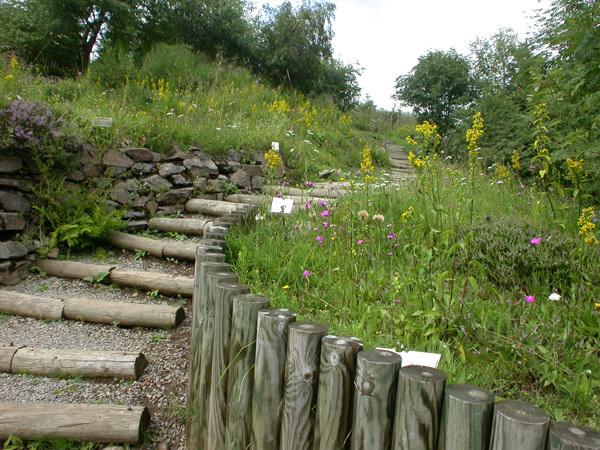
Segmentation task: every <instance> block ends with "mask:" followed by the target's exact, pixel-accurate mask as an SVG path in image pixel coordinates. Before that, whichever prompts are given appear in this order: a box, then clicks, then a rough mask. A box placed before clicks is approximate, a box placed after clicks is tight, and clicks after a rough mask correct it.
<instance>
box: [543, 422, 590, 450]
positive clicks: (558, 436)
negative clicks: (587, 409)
mask: <svg viewBox="0 0 600 450" xmlns="http://www.w3.org/2000/svg"><path fill="white" fill-rule="evenodd" d="M546 448H547V450H598V449H600V432H598V431H596V430H592V429H591V428H588V427H583V426H580V425H574V424H572V423H569V422H552V423H551V424H550V430H549V431H548V445H547V447H546Z"/></svg>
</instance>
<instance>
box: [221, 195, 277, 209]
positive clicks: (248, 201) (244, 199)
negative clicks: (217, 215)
mask: <svg viewBox="0 0 600 450" xmlns="http://www.w3.org/2000/svg"><path fill="white" fill-rule="evenodd" d="M225 201H227V202H232V203H234V202H237V203H238V204H242V206H246V205H262V204H263V203H265V202H270V201H271V198H270V197H267V196H266V195H249V194H231V195H228V196H227V197H225Z"/></svg>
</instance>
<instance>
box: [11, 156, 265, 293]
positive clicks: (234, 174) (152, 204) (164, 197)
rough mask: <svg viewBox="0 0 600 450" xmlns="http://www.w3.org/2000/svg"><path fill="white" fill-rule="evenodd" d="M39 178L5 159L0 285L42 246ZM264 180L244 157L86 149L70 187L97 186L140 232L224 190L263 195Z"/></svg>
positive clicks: (26, 165) (27, 165)
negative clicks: (36, 234) (37, 231)
mask: <svg viewBox="0 0 600 450" xmlns="http://www.w3.org/2000/svg"><path fill="white" fill-rule="evenodd" d="M36 174H37V169H36V167H35V166H33V165H32V164H31V162H30V161H26V160H23V159H22V158H18V157H0V284H2V283H4V284H12V283H15V282H17V281H18V279H19V278H20V277H21V276H22V275H23V274H24V273H25V271H26V270H27V268H28V267H29V260H32V259H33V254H32V253H33V252H34V251H35V250H37V249H38V248H39V247H40V246H41V245H42V243H41V242H39V241H36V240H35V239H34V238H33V237H31V234H32V233H33V230H34V228H35V226H34V224H35V215H34V212H32V209H31V203H32V202H33V201H34V199H35V198H34V194H33V191H32V189H31V186H32V185H35V183H36V181H37V180H36ZM264 181H265V178H264V174H263V169H262V162H261V160H260V159H258V158H254V157H253V156H252V155H251V154H249V153H247V152H244V151H239V152H238V151H233V150H230V151H229V152H227V153H226V154H224V155H218V156H214V155H209V154H208V153H205V152H202V151H201V150H200V149H197V148H191V149H190V150H189V152H187V153H186V152H183V151H181V150H177V151H175V152H174V153H172V154H171V155H161V154H158V153H156V152H153V151H152V150H150V149H148V148H127V149H122V150H112V151H108V152H106V153H104V154H103V155H100V154H99V153H98V152H97V151H96V150H94V149H92V148H86V149H84V150H83V151H82V152H81V155H80V160H79V163H78V167H77V170H75V171H73V172H72V173H70V174H69V175H68V177H67V184H66V187H67V188H71V189H79V188H81V187H82V186H87V185H94V186H97V187H95V188H94V189H101V190H103V191H106V194H107V196H108V198H109V204H110V205H111V206H112V207H114V208H119V209H123V210H125V213H124V219H126V220H127V221H128V222H127V226H128V228H130V229H139V228H145V227H146V225H147V220H148V219H149V218H150V216H153V215H171V214H176V213H178V212H180V211H183V210H184V208H185V203H186V201H187V200H188V199H189V198H192V197H193V198H208V199H215V200H221V199H222V198H223V196H224V191H228V190H229V191H230V190H231V189H233V188H234V187H235V188H237V189H239V190H240V191H242V192H254V191H257V192H258V191H259V190H260V188H261V187H262V185H263V183H264ZM90 182H91V183H90ZM99 186H102V187H99ZM225 193H230V192H225Z"/></svg>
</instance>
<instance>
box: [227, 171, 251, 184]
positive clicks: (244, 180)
mask: <svg viewBox="0 0 600 450" xmlns="http://www.w3.org/2000/svg"><path fill="white" fill-rule="evenodd" d="M229 181H231V182H232V183H235V185H236V186H237V187H239V188H245V187H248V186H250V184H251V180H250V176H249V175H248V173H247V172H246V171H245V170H242V169H240V170H238V171H237V172H235V173H234V174H232V175H231V176H230V177H229Z"/></svg>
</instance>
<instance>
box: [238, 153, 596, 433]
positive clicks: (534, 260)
mask: <svg viewBox="0 0 600 450" xmlns="http://www.w3.org/2000/svg"><path fill="white" fill-rule="evenodd" d="M417 159H418V158H417ZM417 159H413V164H414V165H415V166H416V167H417V168H418V169H417V170H418V174H419V178H418V182H417V184H415V185H413V184H401V185H395V184H392V183H389V182H377V183H366V184H365V183H364V182H362V181H363V178H362V175H361V177H360V178H359V179H357V180H355V183H354V184H353V186H352V187H351V188H349V189H348V192H347V194H346V196H344V197H343V198H341V199H338V200H333V201H326V202H324V203H306V204H303V205H301V211H300V212H298V213H296V214H295V215H293V216H291V217H286V216H280V215H268V214H267V212H266V211H265V212H263V213H262V216H264V217H265V219H264V220H262V221H257V222H256V224H255V226H253V227H252V230H251V231H250V232H245V231H244V232H242V231H239V232H238V231H235V230H234V231H233V233H232V235H230V236H229V237H228V244H229V252H230V260H231V262H232V263H233V264H234V267H235V270H236V272H237V273H238V274H239V275H240V279H241V282H243V283H246V284H249V285H250V286H251V287H252V290H253V291H254V292H256V293H260V294H262V295H265V296H267V297H269V298H270V299H271V301H272V303H273V304H274V305H275V306H277V307H286V308H290V309H292V310H294V311H296V312H298V313H299V314H300V316H301V317H302V318H303V319H310V320H314V321H318V322H322V323H325V324H328V325H329V326H330V330H331V332H332V333H336V334H344V335H351V336H357V337H359V338H360V339H363V340H364V341H365V344H366V345H367V346H370V347H386V348H396V349H397V350H400V349H409V350H419V351H430V352H437V353H441V354H442V362H441V366H440V368H441V369H442V370H444V371H445V372H446V373H447V375H448V378H449V382H451V383H471V384H477V385H481V386H483V387H486V388H488V389H491V390H492V391H493V392H494V393H495V394H496V396H498V397H503V398H520V399H521V400H525V401H530V402H532V403H534V404H536V405H539V406H541V407H543V408H544V409H546V410H547V411H548V412H549V413H550V414H551V415H552V416H553V417H555V418H556V419H557V420H561V419H563V418H567V419H572V420H576V421H577V422H579V423H581V424H587V425H591V426H593V427H597V423H598V419H600V413H599V411H600V408H599V406H600V382H599V379H600V373H599V370H598V357H599V355H598V348H600V347H599V345H600V331H599V326H600V311H599V309H600V305H598V304H597V302H598V298H599V297H600V296H599V294H600V267H599V266H598V264H597V261H600V251H599V249H598V246H597V245H593V244H590V243H587V242H585V236H583V235H580V234H579V231H581V224H580V223H578V222H579V218H580V215H579V210H578V208H577V207H576V205H573V207H572V208H570V209H565V210H564V214H563V216H562V222H561V227H557V226H556V223H555V222H554V220H553V218H552V214H551V211H550V210H549V208H547V207H546V206H545V201H544V192H543V191H539V190H538V189H536V188H535V187H527V188H526V187H525V186H523V185H522V184H521V183H520V181H519V180H518V179H515V178H514V177H511V176H510V174H509V175H507V174H505V173H501V175H502V176H501V177H499V176H497V175H496V172H495V171H494V170H493V169H492V170H487V169H482V168H480V167H479V166H477V165H476V162H475V167H473V168H472V169H471V170H465V169H461V168H457V167H454V166H452V165H449V164H447V163H446V162H444V161H442V160H440V159H439V158H436V157H435V156H433V157H431V158H430V159H428V160H426V161H425V160H418V161H417ZM419 161H421V162H423V164H422V165H420V163H419ZM359 181H361V183H359ZM538 239H539V241H538ZM552 294H558V295H560V300H559V301H552V300H550V296H551V295H552ZM552 298H553V299H554V298H556V295H554V296H552Z"/></svg>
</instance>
